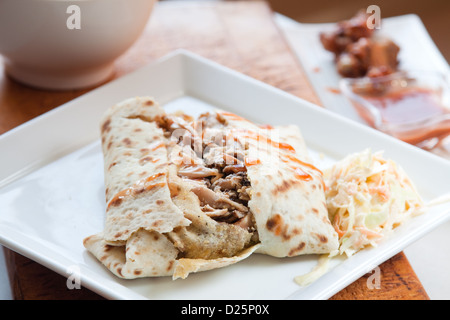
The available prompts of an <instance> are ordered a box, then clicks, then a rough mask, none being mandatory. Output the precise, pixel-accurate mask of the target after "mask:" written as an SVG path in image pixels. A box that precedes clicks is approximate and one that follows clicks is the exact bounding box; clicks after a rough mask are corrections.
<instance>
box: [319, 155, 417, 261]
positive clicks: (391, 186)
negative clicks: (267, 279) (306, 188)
mask: <svg viewBox="0 0 450 320" xmlns="http://www.w3.org/2000/svg"><path fill="white" fill-rule="evenodd" d="M324 178H325V181H326V184H327V189H326V198H327V208H328V213H329V218H330V221H331V223H332V225H333V226H334V228H335V230H336V232H337V233H338V235H339V243H340V247H339V250H337V251H336V252H333V253H331V254H330V256H335V255H342V254H345V255H347V256H348V257H350V256H352V255H353V254H354V253H356V252H357V251H359V250H361V249H363V248H365V247H367V246H376V245H377V244H378V243H379V242H380V241H381V239H383V238H384V237H385V236H386V235H388V234H389V233H390V232H392V230H394V229H395V228H396V227H397V226H399V225H401V224H402V223H403V222H404V221H406V220H407V219H409V218H410V217H413V216H416V215H418V214H420V213H422V212H423V208H424V204H423V201H422V199H421V197H420V195H419V194H418V193H417V191H416V188H415V186H414V185H413V183H412V181H411V180H410V178H409V177H408V176H407V175H406V173H405V172H404V171H403V169H402V168H401V167H399V166H398V165H397V164H396V163H395V162H394V161H392V160H388V159H385V158H383V154H382V153H381V152H377V153H372V152H371V150H370V149H367V150H364V151H363V152H360V153H355V154H352V155H349V156H347V157H346V158H344V159H343V160H342V161H340V162H338V163H336V164H335V165H334V166H333V167H331V168H330V169H328V170H325V172H324Z"/></svg>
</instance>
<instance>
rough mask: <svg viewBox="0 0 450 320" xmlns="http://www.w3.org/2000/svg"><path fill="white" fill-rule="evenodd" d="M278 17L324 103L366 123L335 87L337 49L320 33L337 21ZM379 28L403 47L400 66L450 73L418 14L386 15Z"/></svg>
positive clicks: (337, 78)
mask: <svg viewBox="0 0 450 320" xmlns="http://www.w3.org/2000/svg"><path fill="white" fill-rule="evenodd" d="M349 18H350V17H349ZM275 20H276V22H277V24H278V25H279V26H280V28H281V29H282V30H283V32H284V35H285V36H286V38H287V41H288V42H289V44H290V46H291V48H292V49H293V51H294V52H295V54H296V55H297V57H298V59H299V61H300V62H301V64H302V65H303V69H304V71H305V73H306V75H307V76H308V79H309V80H310V82H311V84H312V86H313V88H314V90H315V92H316V94H317V95H318V97H319V99H320V101H321V102H322V104H323V106H325V107H326V108H327V109H329V110H331V111H334V112H337V113H339V114H342V115H345V116H346V117H348V118H350V119H352V120H355V121H358V122H361V123H364V121H363V120H362V119H361V118H360V116H359V115H358V114H357V113H356V111H355V110H354V108H353V106H352V104H351V103H350V101H349V100H348V99H347V98H346V97H345V96H344V95H343V94H339V93H338V94H336V93H335V92H333V89H339V80H340V79H341V76H340V75H339V74H338V73H337V72H336V67H335V65H334V61H333V59H334V55H333V53H331V52H328V51H326V50H325V49H324V48H323V46H322V43H321V42H320V39H319V35H320V33H321V32H323V31H330V30H333V28H334V27H335V23H299V22H297V21H294V20H292V19H289V18H287V17H285V16H282V15H279V14H277V15H275ZM376 32H377V33H379V34H380V35H385V36H386V37H389V38H391V39H392V40H393V41H394V42H395V43H397V45H398V46H399V47H400V52H399V55H398V59H399V61H400V64H399V68H400V69H402V70H429V71H438V72H442V73H444V74H447V75H448V76H450V67H449V65H448V63H447V61H446V60H445V58H444V56H443V55H442V54H441V52H440V51H439V50H438V48H437V47H436V44H435V43H434V42H433V40H432V39H431V37H430V35H429V34H428V32H427V30H426V28H425V26H424V25H423V23H422V21H421V20H420V18H419V17H418V16H417V15H415V14H408V15H403V16H398V17H390V18H385V19H382V24H381V29H379V30H376ZM330 89H331V90H330Z"/></svg>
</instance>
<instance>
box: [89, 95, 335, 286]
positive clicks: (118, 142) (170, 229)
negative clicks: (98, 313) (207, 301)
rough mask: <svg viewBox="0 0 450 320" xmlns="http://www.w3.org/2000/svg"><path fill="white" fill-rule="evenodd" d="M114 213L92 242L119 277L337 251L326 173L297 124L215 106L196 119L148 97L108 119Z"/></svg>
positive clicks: (118, 108)
mask: <svg viewBox="0 0 450 320" xmlns="http://www.w3.org/2000/svg"><path fill="white" fill-rule="evenodd" d="M100 127H101V138H102V148H103V154H104V173H105V197H106V219H105V227H104V230H103V231H102V232H99V233H98V234H96V235H93V236H90V237H87V238H85V239H84V246H85V247H86V248H87V250H88V251H90V252H91V253H92V254H93V255H94V256H95V257H96V258H97V259H98V260H100V261H101V262H102V263H103V264H104V265H105V266H106V267H107V268H108V269H109V270H110V271H111V272H113V273H114V274H115V275H117V276H118V277H121V278H126V279H132V278H139V277H151V276H170V275H171V276H172V277H173V278H174V279H176V278H185V277H187V276H188V274H189V273H191V272H199V271H206V270H210V269H215V268H221V267H225V266H228V265H231V264H234V263H236V262H238V261H241V260H243V259H245V258H247V257H248V256H249V255H251V254H252V253H253V252H255V251H256V252H259V253H264V254H269V255H272V256H276V257H287V256H296V255H300V254H308V253H317V254H319V253H328V252H331V251H333V250H336V249H337V248H338V241H337V234H336V233H335V231H334V229H333V228H332V226H331V224H330V222H329V221H328V217H327V210H326V203H325V196H324V190H323V179H322V174H321V172H320V170H318V169H316V168H315V167H314V166H312V165H311V164H310V159H309V157H308V155H307V151H306V150H307V149H306V145H305V143H304V141H303V138H302V136H301V133H300V130H299V129H298V128H297V127H295V126H283V127H275V128H265V127H260V126H258V125H256V124H253V123H251V122H250V121H248V120H246V119H243V118H241V117H238V116H236V115H234V114H231V113H227V112H223V111H221V110H217V111H216V112H211V113H206V114H203V115H201V116H200V117H199V118H198V119H196V120H194V119H193V118H192V117H190V116H188V115H186V114H183V113H175V114H167V113H166V112H165V111H164V109H163V108H161V107H160V106H159V105H158V104H157V103H156V101H154V100H153V99H152V98H150V97H137V98H132V99H128V100H125V101H123V102H121V103H119V104H117V105H115V106H113V107H111V108H110V109H108V110H107V112H106V113H105V115H104V117H103V118H102V120H101V123H100Z"/></svg>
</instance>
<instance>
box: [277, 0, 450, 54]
mask: <svg viewBox="0 0 450 320" xmlns="http://www.w3.org/2000/svg"><path fill="white" fill-rule="evenodd" d="M268 2H269V3H270V5H271V7H272V9H273V10H274V11H276V12H279V13H281V14H283V15H285V16H288V17H289V18H292V19H294V20H297V21H299V22H309V23H314V22H334V21H339V20H343V19H348V18H350V17H351V16H352V15H353V14H354V13H356V12H357V11H358V10H359V9H361V8H367V7H368V6H369V5H372V4H375V5H377V6H379V7H380V9H381V18H387V17H391V16H398V15H403V14H409V13H415V14H417V15H418V16H419V17H420V18H421V19H422V21H423V23H424V24H425V27H426V28H427V30H428V32H429V34H430V35H431V37H432V39H433V41H434V42H435V43H436V45H437V46H438V48H439V50H440V51H441V52H442V54H443V55H444V56H445V58H446V60H447V62H450V39H449V35H448V31H449V30H450V1H449V0H427V1H424V0H375V1H374V0H370V1H365V0H340V1H335V0H314V1H311V0H269V1H268Z"/></svg>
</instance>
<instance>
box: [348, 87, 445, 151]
mask: <svg viewBox="0 0 450 320" xmlns="http://www.w3.org/2000/svg"><path fill="white" fill-rule="evenodd" d="M361 96H362V97H363V98H364V99H365V100H367V101H368V102H369V103H371V104H372V105H373V106H374V107H375V108H377V110H378V111H379V113H380V116H381V119H382V122H383V126H385V127H386V128H389V130H386V131H387V133H389V134H391V135H393V136H395V137H396V138H398V139H401V140H403V141H405V142H408V143H410V144H413V145H419V144H420V143H421V142H422V141H425V140H428V139H431V138H440V137H442V136H446V135H448V134H450V123H449V122H448V121H436V122H434V121H433V124H427V121H429V120H432V119H437V118H439V117H440V116H444V115H446V114H450V110H448V109H447V108H445V107H444V106H443V105H442V104H441V103H440V101H439V93H438V92H436V91H434V90H432V89H429V88H422V87H408V88H403V89H399V90H391V91H387V92H384V93H383V94H370V93H369V94H364V95H361ZM355 106H356V107H357V110H358V111H359V114H360V115H361V116H362V117H363V118H364V119H365V120H366V121H367V122H368V123H369V124H370V125H372V126H374V121H373V118H372V117H371V115H370V114H369V113H368V112H367V111H366V110H365V109H364V108H362V107H361V106H359V105H355ZM399 126H401V127H399Z"/></svg>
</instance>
